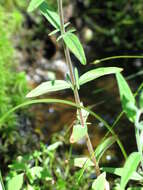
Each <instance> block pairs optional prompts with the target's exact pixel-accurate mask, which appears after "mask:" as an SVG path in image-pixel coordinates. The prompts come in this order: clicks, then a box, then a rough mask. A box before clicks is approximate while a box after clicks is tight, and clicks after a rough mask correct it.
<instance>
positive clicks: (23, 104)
mask: <svg viewBox="0 0 143 190" xmlns="http://www.w3.org/2000/svg"><path fill="white" fill-rule="evenodd" d="M39 103H58V104H66V105H70V106H72V107H76V108H79V109H84V110H86V111H88V112H89V113H90V114H91V115H92V116H94V117H95V118H96V119H97V120H98V121H100V122H102V123H103V124H104V125H105V127H106V128H107V129H108V130H109V131H110V133H111V134H112V135H113V136H114V137H115V138H116V142H117V143H118V145H119V147H120V149H121V152H122V154H123V156H124V158H125V159H126V158H127V153H126V151H125V149H124V147H123V145H122V143H121V141H120V139H119V137H118V136H117V135H116V133H115V132H114V131H113V130H112V128H111V126H110V125H109V124H108V123H107V122H106V121H105V120H104V119H102V118H101V117H100V116H99V115H98V114H96V113H94V112H93V111H91V110H90V109H88V108H85V107H83V106H80V105H77V104H76V103H73V102H71V101H67V100H61V99H38V100H37V99H35V100H31V101H27V102H25V103H22V104H20V105H18V106H16V107H14V108H12V109H11V110H9V111H8V112H7V113H6V114H4V116H3V117H1V118H0V127H1V126H2V124H3V122H4V121H5V119H6V118H7V116H9V114H11V113H13V112H14V111H16V110H17V109H20V108H22V107H25V106H28V105H31V104H39Z"/></svg>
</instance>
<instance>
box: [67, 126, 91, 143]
mask: <svg viewBox="0 0 143 190" xmlns="http://www.w3.org/2000/svg"><path fill="white" fill-rule="evenodd" d="M86 134H87V125H85V126H84V127H82V126H81V125H80V124H77V125H74V126H73V131H72V135H71V137H70V142H71V143H75V142H78V141H79V140H81V139H82V138H83V137H84V136H85V135H86Z"/></svg>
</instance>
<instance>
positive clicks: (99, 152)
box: [95, 137, 116, 162]
mask: <svg viewBox="0 0 143 190" xmlns="http://www.w3.org/2000/svg"><path fill="white" fill-rule="evenodd" d="M115 142H116V138H115V137H109V138H107V139H106V140H104V141H103V142H101V143H100V144H99V145H98V147H97V148H96V150H95V155H96V159H97V162H99V161H100V159H101V157H102V156H103V154H104V152H105V151H106V150H107V149H108V148H109V147H110V146H112V144H113V143H115Z"/></svg>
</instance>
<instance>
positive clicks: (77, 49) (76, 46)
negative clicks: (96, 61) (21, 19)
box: [63, 32, 86, 65]
mask: <svg viewBox="0 0 143 190" xmlns="http://www.w3.org/2000/svg"><path fill="white" fill-rule="evenodd" d="M63 39H64V42H65V44H66V45H67V47H68V48H69V49H70V50H71V52H72V53H73V54H74V55H75V56H76V57H77V58H78V59H79V61H80V62H81V63H82V64H83V65H86V57H85V54H84V50H83V47H82V45H81V43H80V41H79V39H78V37H77V36H76V35H75V34H72V33H71V32H67V33H66V34H65V35H64V36H63Z"/></svg>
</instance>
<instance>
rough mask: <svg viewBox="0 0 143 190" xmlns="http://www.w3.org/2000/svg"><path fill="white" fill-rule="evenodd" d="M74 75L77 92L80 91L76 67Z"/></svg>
mask: <svg viewBox="0 0 143 190" xmlns="http://www.w3.org/2000/svg"><path fill="white" fill-rule="evenodd" d="M74 73H75V80H76V86H77V89H78V90H79V89H80V85H79V74H78V69H77V68H76V67H75V70H74Z"/></svg>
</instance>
